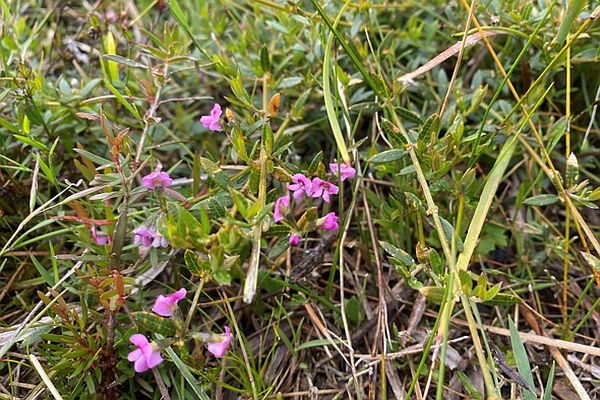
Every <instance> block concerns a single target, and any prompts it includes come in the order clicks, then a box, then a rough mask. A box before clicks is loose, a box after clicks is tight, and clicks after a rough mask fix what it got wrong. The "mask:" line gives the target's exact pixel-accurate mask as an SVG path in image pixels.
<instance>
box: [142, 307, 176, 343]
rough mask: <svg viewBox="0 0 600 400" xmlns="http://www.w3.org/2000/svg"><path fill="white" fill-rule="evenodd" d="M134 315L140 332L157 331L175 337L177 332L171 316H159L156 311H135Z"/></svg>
mask: <svg viewBox="0 0 600 400" xmlns="http://www.w3.org/2000/svg"><path fill="white" fill-rule="evenodd" d="M133 317H134V319H135V321H136V322H137V325H138V328H139V330H140V332H155V333H160V334H161V335H164V336H168V337H173V336H175V335H176V334H177V329H176V328H175V324H174V323H173V321H172V320H171V319H169V318H163V317H159V316H158V315H156V314H154V313H151V312H146V311H138V312H134V313H133Z"/></svg>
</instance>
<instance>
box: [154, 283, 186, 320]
mask: <svg viewBox="0 0 600 400" xmlns="http://www.w3.org/2000/svg"><path fill="white" fill-rule="evenodd" d="M186 293H187V292H186V290H185V289H184V288H181V289H179V290H178V291H176V292H175V293H173V294H170V295H167V296H163V295H162V294H161V295H159V296H158V297H157V298H156V302H155V303H154V307H152V311H154V312H155V313H157V314H158V315H160V316H161V317H170V316H171V315H173V310H175V309H176V308H177V302H179V300H181V299H183V298H184V297H185V295H186Z"/></svg>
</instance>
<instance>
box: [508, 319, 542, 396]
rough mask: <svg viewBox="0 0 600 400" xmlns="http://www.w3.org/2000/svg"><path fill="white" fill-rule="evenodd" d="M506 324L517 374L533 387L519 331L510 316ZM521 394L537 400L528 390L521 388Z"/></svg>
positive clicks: (531, 375) (529, 367)
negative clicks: (508, 329)
mask: <svg viewBox="0 0 600 400" xmlns="http://www.w3.org/2000/svg"><path fill="white" fill-rule="evenodd" d="M508 325H509V328H510V344H511V346H512V350H513V354H514V355H515V360H516V361H517V369H518V370H519V374H521V376H522V377H523V378H524V379H525V382H527V384H528V385H529V386H531V387H532V388H534V389H535V383H534V381H533V374H532V373H531V366H530V365H529V359H528V358H527V351H526V350H525V346H523V342H522V341H521V338H520V337H519V331H518V330H517V327H516V326H515V324H514V322H513V320H512V318H510V317H509V318H508ZM523 395H524V396H525V400H537V395H536V394H535V393H534V392H532V391H530V390H523Z"/></svg>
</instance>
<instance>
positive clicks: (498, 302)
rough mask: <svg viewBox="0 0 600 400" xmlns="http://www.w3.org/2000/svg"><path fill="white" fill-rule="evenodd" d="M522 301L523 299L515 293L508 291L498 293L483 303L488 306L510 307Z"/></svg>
mask: <svg viewBox="0 0 600 400" xmlns="http://www.w3.org/2000/svg"><path fill="white" fill-rule="evenodd" d="M521 302H522V300H521V299H520V298H519V297H517V296H515V295H512V294H508V293H498V294H497V295H495V296H494V298H493V299H490V300H486V301H484V302H483V304H484V305H486V306H491V307H495V306H500V307H508V306H514V305H515V304H519V303H521Z"/></svg>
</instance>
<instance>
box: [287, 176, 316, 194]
mask: <svg viewBox="0 0 600 400" xmlns="http://www.w3.org/2000/svg"><path fill="white" fill-rule="evenodd" d="M292 182H294V183H292V184H291V185H290V186H289V188H290V190H291V191H292V192H294V198H295V199H296V200H300V199H301V198H302V195H303V194H304V193H306V195H307V196H310V195H311V194H312V182H311V181H310V179H308V178H307V177H306V176H305V175H304V174H295V175H294V176H292Z"/></svg>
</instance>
